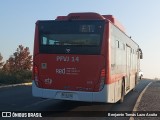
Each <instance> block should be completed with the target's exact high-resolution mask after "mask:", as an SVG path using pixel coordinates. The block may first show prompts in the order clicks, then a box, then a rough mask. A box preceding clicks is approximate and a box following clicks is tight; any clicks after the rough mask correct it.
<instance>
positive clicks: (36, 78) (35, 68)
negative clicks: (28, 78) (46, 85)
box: [34, 65, 39, 86]
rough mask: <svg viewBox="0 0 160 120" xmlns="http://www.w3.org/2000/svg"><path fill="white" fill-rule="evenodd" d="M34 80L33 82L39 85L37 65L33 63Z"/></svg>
mask: <svg viewBox="0 0 160 120" xmlns="http://www.w3.org/2000/svg"><path fill="white" fill-rule="evenodd" d="M34 81H35V84H36V85H37V86H39V84H38V67H37V66H35V65H34Z"/></svg>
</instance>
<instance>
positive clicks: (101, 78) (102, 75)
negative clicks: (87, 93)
mask: <svg viewBox="0 0 160 120" xmlns="http://www.w3.org/2000/svg"><path fill="white" fill-rule="evenodd" d="M105 79H106V70H105V69H102V70H101V77H100V86H99V91H101V90H102V89H103V88H104V83H105Z"/></svg>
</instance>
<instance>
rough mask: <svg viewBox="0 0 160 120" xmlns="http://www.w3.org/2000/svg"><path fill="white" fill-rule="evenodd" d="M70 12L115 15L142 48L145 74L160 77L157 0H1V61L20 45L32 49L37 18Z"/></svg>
mask: <svg viewBox="0 0 160 120" xmlns="http://www.w3.org/2000/svg"><path fill="white" fill-rule="evenodd" d="M71 12H97V13H100V14H112V15H114V16H115V17H116V18H117V19H118V20H119V21H120V22H121V23H122V24H123V26H124V27H125V29H126V33H127V35H129V36H132V39H133V40H134V41H136V42H137V43H138V44H139V45H140V47H141V48H142V50H143V53H144V59H143V60H142V61H141V69H142V70H143V72H144V76H145V77H149V78H155V77H159V78H160V70H159V68H160V62H159V61H160V54H159V51H160V47H159V46H160V30H159V29H160V28H159V27H160V13H159V12H160V0H154V1H152V0H132V1H129V0H1V1H0V53H1V54H2V56H3V57H4V60H6V59H8V58H9V56H10V55H12V54H13V52H15V50H16V48H17V47H18V45H20V44H22V45H24V46H27V47H29V48H30V51H31V52H32V51H33V41H34V29H35V22H36V21H37V20H51V19H55V18H56V16H59V15H67V14H68V13H71Z"/></svg>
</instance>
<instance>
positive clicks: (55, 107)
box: [0, 79, 151, 120]
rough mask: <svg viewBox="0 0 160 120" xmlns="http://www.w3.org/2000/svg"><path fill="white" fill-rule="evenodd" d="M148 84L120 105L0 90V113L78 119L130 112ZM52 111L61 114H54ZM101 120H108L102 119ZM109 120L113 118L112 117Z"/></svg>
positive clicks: (24, 89) (20, 88)
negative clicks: (53, 98) (36, 114)
mask: <svg viewBox="0 0 160 120" xmlns="http://www.w3.org/2000/svg"><path fill="white" fill-rule="evenodd" d="M150 82H151V80H146V79H145V80H141V81H140V82H139V84H138V85H137V86H136V88H135V90H134V91H131V92H130V93H128V94H127V95H126V96H125V100H124V102H123V103H121V104H119V103H116V104H104V103H86V102H72V101H61V100H52V99H42V98H35V97H32V94H31V93H32V90H31V86H16V87H6V88H0V111H12V112H13V111H15V112H16V111H21V112H23V111H24V112H25V111H34V112H35V111H40V112H41V111H51V112H47V116H55V114H56V115H58V116H63V114H65V113H71V114H72V115H73V114H74V113H75V114H77V113H79V114H78V117H79V116H81V114H82V113H83V114H86V113H87V114H96V115H97V117H98V116H101V115H99V114H101V113H103V114H104V113H105V112H106V114H107V112H110V111H132V110H133V108H134V105H135V103H136V100H137V98H138V96H139V95H140V93H141V92H142V91H143V89H144V88H145V87H146V86H147V85H148V84H149V83H150ZM53 111H62V112H58V113H56V112H53ZM63 111H67V112H63ZM76 111H81V112H76ZM82 111H84V112H82ZM83 114H82V116H83ZM72 115H71V116H72ZM90 119H92V118H90ZM103 119H108V118H106V117H103ZM110 119H115V118H114V117H112V118H110ZM120 119H123V120H124V119H126V120H128V119H129V117H128V118H127V117H125V118H123V117H121V118H120Z"/></svg>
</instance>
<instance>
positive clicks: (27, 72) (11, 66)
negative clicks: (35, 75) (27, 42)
mask: <svg viewBox="0 0 160 120" xmlns="http://www.w3.org/2000/svg"><path fill="white" fill-rule="evenodd" d="M2 59H3V57H2V56H1V54H0V68H2V69H0V85H1V84H17V83H24V82H31V77H32V72H31V68H32V55H30V52H29V48H28V47H24V46H22V45H19V46H18V48H17V49H16V52H14V53H13V55H12V56H10V58H9V59H8V60H6V62H5V64H4V63H3V62H2Z"/></svg>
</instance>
